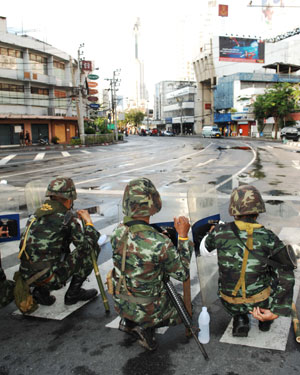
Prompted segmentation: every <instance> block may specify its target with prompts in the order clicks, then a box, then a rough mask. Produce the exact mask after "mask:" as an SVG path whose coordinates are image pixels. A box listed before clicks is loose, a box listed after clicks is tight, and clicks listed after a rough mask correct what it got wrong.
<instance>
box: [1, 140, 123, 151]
mask: <svg viewBox="0 0 300 375" xmlns="http://www.w3.org/2000/svg"><path fill="white" fill-rule="evenodd" d="M123 142H124V141H118V142H115V141H114V142H111V143H100V144H90V145H75V146H72V145H68V144H56V145H55V144H50V145H47V146H43V145H38V144H33V145H30V146H22V147H21V146H20V145H3V146H0V154H1V153H4V152H5V153H7V151H11V152H30V151H45V150H68V149H74V148H86V147H100V146H101V147H102V146H108V145H113V144H117V143H123Z"/></svg>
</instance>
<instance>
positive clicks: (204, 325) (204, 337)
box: [198, 306, 210, 344]
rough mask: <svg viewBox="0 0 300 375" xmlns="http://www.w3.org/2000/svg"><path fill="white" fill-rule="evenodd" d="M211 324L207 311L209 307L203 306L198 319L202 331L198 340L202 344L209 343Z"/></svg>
mask: <svg viewBox="0 0 300 375" xmlns="http://www.w3.org/2000/svg"><path fill="white" fill-rule="evenodd" d="M209 322H210V316H209V313H208V311H207V307H206V306H203V307H202V311H201V313H200V314H199V318H198V324H199V329H200V332H199V333H198V339H199V341H200V342H201V344H207V343H209Z"/></svg>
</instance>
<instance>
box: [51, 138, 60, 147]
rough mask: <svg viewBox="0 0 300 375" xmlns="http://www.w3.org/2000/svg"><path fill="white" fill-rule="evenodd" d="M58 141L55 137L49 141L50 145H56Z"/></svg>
mask: <svg viewBox="0 0 300 375" xmlns="http://www.w3.org/2000/svg"><path fill="white" fill-rule="evenodd" d="M58 141H59V138H58V137H56V136H54V137H52V139H51V143H54V144H55V145H57V144H58Z"/></svg>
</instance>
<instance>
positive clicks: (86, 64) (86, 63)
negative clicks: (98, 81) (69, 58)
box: [81, 60, 93, 72]
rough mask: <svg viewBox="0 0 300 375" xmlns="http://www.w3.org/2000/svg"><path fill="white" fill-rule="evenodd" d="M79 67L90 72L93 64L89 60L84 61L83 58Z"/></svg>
mask: <svg viewBox="0 0 300 375" xmlns="http://www.w3.org/2000/svg"><path fill="white" fill-rule="evenodd" d="M81 67H82V70H85V71H87V72H91V71H92V70H93V64H92V62H91V61H85V60H83V61H82V62H81Z"/></svg>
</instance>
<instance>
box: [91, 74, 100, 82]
mask: <svg viewBox="0 0 300 375" xmlns="http://www.w3.org/2000/svg"><path fill="white" fill-rule="evenodd" d="M88 79H91V80H93V81H95V80H97V79H99V76H97V74H89V75H88Z"/></svg>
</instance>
